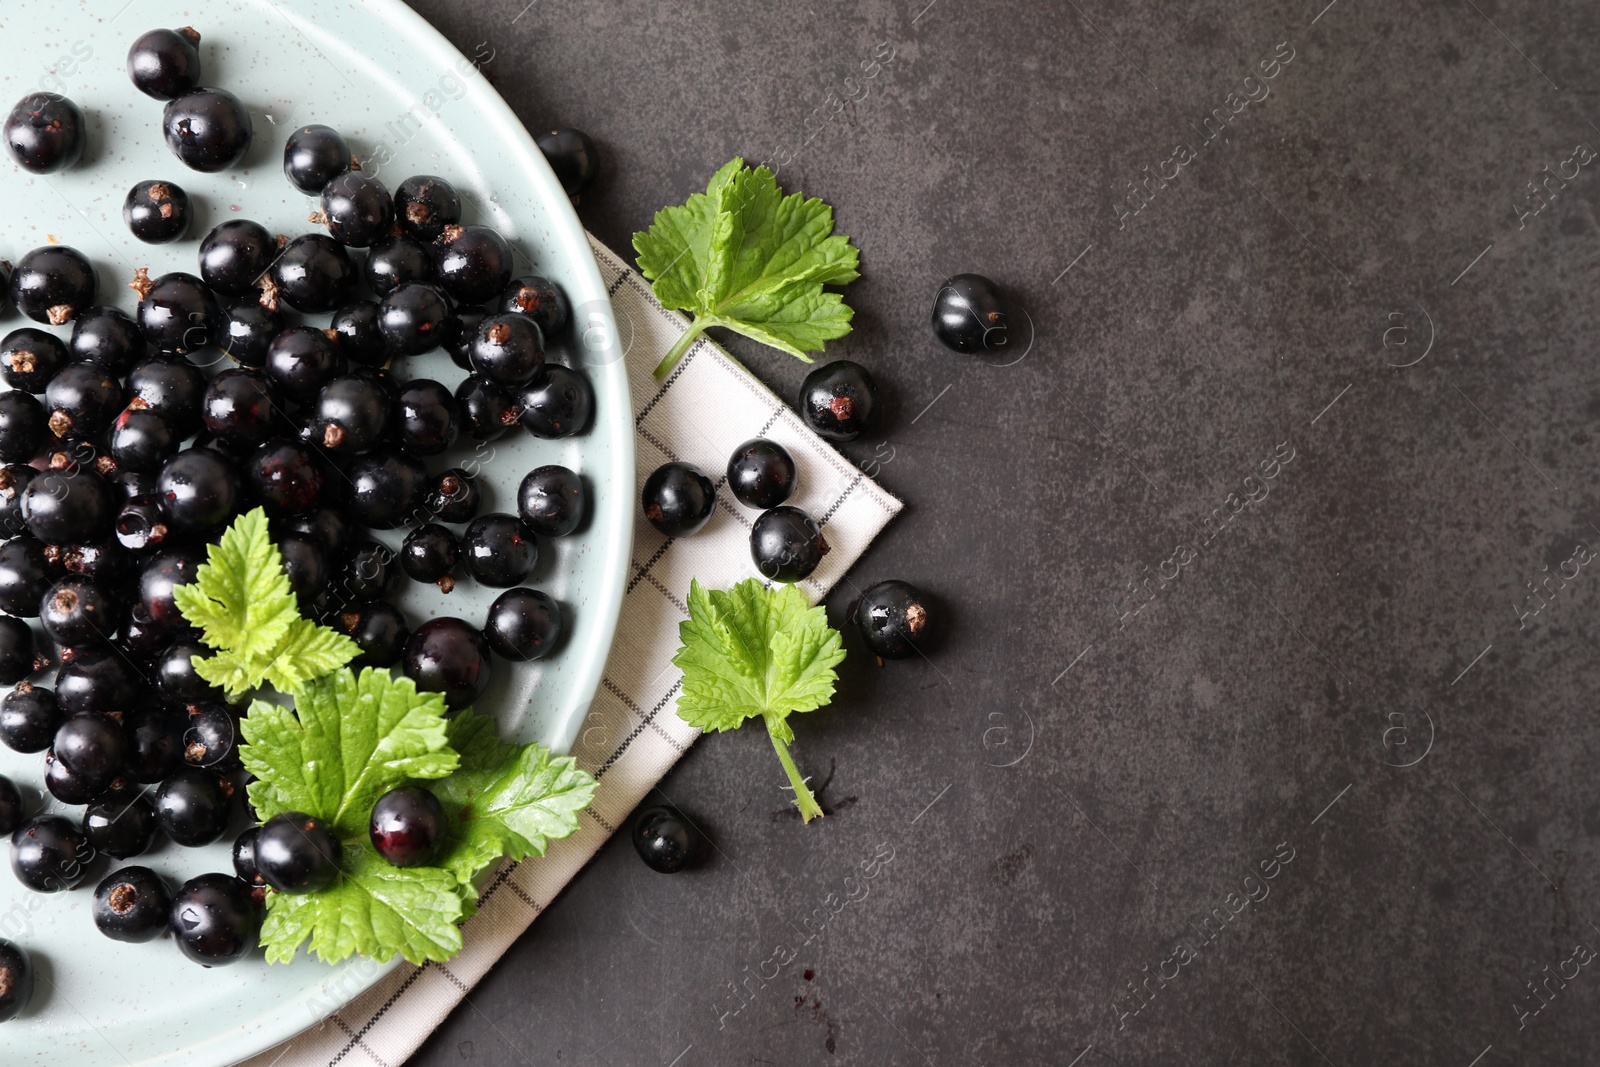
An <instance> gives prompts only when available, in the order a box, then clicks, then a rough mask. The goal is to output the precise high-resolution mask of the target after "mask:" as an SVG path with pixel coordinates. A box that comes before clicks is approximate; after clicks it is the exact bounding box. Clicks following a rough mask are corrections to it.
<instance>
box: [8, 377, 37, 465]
mask: <svg viewBox="0 0 1600 1067" xmlns="http://www.w3.org/2000/svg"><path fill="white" fill-rule="evenodd" d="M47 430H48V427H47V426H46V425H45V413H44V405H43V404H41V403H39V401H38V400H36V399H34V397H32V396H31V395H29V394H28V393H24V392H23V391H22V390H20V389H13V390H11V391H10V392H7V393H0V460H4V461H5V462H7V463H24V462H27V461H28V460H30V459H32V458H33V457H34V456H36V455H38V454H39V448H40V446H42V445H43V444H44V436H45V433H46V432H47Z"/></svg>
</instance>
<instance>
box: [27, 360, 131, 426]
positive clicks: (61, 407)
mask: <svg viewBox="0 0 1600 1067" xmlns="http://www.w3.org/2000/svg"><path fill="white" fill-rule="evenodd" d="M123 400H124V397H123V393H122V385H121V384H120V383H119V382H118V381H117V379H116V378H114V377H112V376H111V374H110V373H108V372H107V371H106V369H105V368H104V367H101V366H98V365H96V364H94V363H74V364H72V365H70V366H67V367H63V368H61V373H59V374H57V375H56V376H55V377H54V378H52V379H51V380H50V384H49V385H47V386H45V389H44V406H45V409H46V410H47V411H49V413H50V414H49V416H48V417H47V419H46V420H45V425H47V426H48V427H49V428H50V432H51V433H53V434H55V435H56V436H57V437H61V438H70V437H74V436H76V437H90V436H96V435H98V434H99V433H100V432H101V431H102V430H104V429H105V428H106V427H108V426H110V425H111V420H113V419H115V418H116V417H117V412H119V411H121V410H122V404H123Z"/></svg>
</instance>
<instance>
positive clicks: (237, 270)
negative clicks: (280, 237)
mask: <svg viewBox="0 0 1600 1067" xmlns="http://www.w3.org/2000/svg"><path fill="white" fill-rule="evenodd" d="M277 255H278V241H277V238H275V237H273V236H272V234H271V233H269V232H268V231H267V228H266V227H265V226H263V225H261V224H260V223H259V222H251V221H250V220H249V219H229V220H228V221H226V222H223V223H221V224H219V225H217V226H215V227H213V228H212V230H211V232H210V233H208V234H206V236H205V239H204V240H202V241H201V242H200V277H202V278H204V279H205V283H206V284H207V285H209V286H210V287H211V288H212V289H213V290H215V291H216V292H218V293H221V294H222V295H224V296H251V295H253V294H254V293H255V292H256V290H257V287H258V283H259V282H260V281H261V276H262V275H263V274H265V273H266V272H267V268H268V267H270V266H272V261H273V260H274V259H275V258H277Z"/></svg>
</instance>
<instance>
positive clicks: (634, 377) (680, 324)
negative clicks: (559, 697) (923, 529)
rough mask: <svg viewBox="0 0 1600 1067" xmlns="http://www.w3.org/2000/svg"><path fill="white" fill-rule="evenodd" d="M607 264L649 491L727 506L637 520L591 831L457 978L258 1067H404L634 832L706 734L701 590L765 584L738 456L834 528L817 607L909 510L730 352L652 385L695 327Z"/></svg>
mask: <svg viewBox="0 0 1600 1067" xmlns="http://www.w3.org/2000/svg"><path fill="white" fill-rule="evenodd" d="M589 242H590V244H591V245H593V246H594V254H595V258H596V260H598V262H599V264H600V274H601V277H602V278H604V279H605V282H606V288H607V291H608V292H610V294H611V300H612V305H613V307H614V308H615V310H616V317H617V328H618V330H619V332H620V337H619V340H620V342H621V347H622V349H623V351H624V352H625V356H624V358H625V360H626V362H627V369H628V383H629V386H630V388H631V390H632V395H633V402H634V405H635V406H636V408H637V418H636V419H635V427H636V432H637V433H638V442H637V447H638V469H637V471H635V484H634V486H633V493H634V498H635V499H638V493H639V490H640V488H641V487H642V485H643V484H644V479H645V477H646V476H647V475H648V474H649V473H650V472H651V471H653V470H655V468H657V467H659V466H660V465H661V464H663V463H666V462H668V461H670V460H681V461H683V462H685V463H692V464H693V465H694V466H696V467H698V468H699V469H701V470H703V471H705V472H706V473H707V474H710V475H712V476H713V477H716V478H717V489H718V493H717V508H716V511H715V512H714V513H713V515H712V519H711V522H710V523H709V524H707V526H706V527H705V529H704V530H702V531H701V532H700V533H698V534H696V535H695V536H693V537H690V538H685V539H682V540H675V539H672V538H668V537H663V536H662V535H661V534H660V533H658V532H657V531H656V530H655V528H654V527H652V526H651V525H650V524H649V523H647V522H645V521H644V519H643V517H642V516H638V518H637V527H636V530H635V533H634V545H633V564H632V570H633V573H632V576H631V577H630V579H629V582H628V588H627V593H626V596H625V599H624V601H623V605H622V621H621V623H620V624H619V625H618V627H617V636H616V641H615V643H614V644H613V645H612V648H611V658H610V659H609V660H608V661H607V663H606V670H605V675H604V677H603V678H602V679H601V682H600V690H599V692H598V693H596V694H595V700H594V703H593V705H592V706H591V707H590V710H589V715H588V717H587V718H586V719H585V720H584V725H583V729H582V731H581V732H580V734H579V735H578V742H577V745H576V747H575V749H574V751H573V755H575V756H576V757H577V758H578V762H579V763H580V764H581V765H582V766H583V767H584V768H585V769H587V770H588V771H590V772H591V773H592V774H594V776H595V777H596V778H598V779H599V781H600V788H599V790H598V792H597V793H596V794H595V798H594V803H592V804H591V805H590V806H589V807H588V808H587V809H585V810H584V811H583V812H582V814H581V816H580V820H579V822H580V826H579V830H578V832H577V833H576V834H574V835H573V836H572V837H569V838H567V839H566V840H564V841H557V842H555V843H554V844H553V845H551V847H550V851H549V852H548V853H547V854H546V855H545V856H544V857H543V858H541V859H533V860H528V861H526V862H523V863H507V864H505V865H503V866H502V867H501V868H500V869H499V870H498V871H497V872H495V874H494V877H493V878H492V879H491V880H490V882H489V883H488V885H487V887H486V888H485V889H484V891H483V896H482V897H481V898H480V899H479V901H478V914H477V915H476V916H474V917H473V918H472V919H470V920H469V921H468V922H467V925H466V946H465V948H463V949H462V951H461V953H460V954H459V955H458V956H456V958H455V959H453V960H451V961H450V962H449V963H447V964H437V963H430V964H425V965H423V966H421V967H413V966H410V965H405V966H402V967H400V968H398V969H397V970H395V971H394V972H393V973H391V974H389V975H388V976H387V977H385V978H384V979H383V980H382V981H380V982H379V983H378V984H377V985H375V986H374V987H373V988H372V989H370V990H368V991H367V992H366V993H364V994H362V995H361V996H359V997H357V998H356V999H355V1000H354V1001H352V1002H351V1003H350V1004H348V1005H347V1006H345V1007H344V1008H342V1009H340V1010H339V1011H337V1012H335V1013H334V1014H332V1015H331V1016H329V1017H328V1018H327V1019H324V1020H322V1021H321V1022H320V1023H316V1022H315V1021H314V1020H311V1019H307V1020H306V1022H307V1025H308V1026H311V1027H312V1028H311V1029H310V1030H307V1031H306V1032H305V1033H303V1034H301V1035H300V1036H299V1037H296V1038H294V1039H292V1040H290V1041H287V1042H285V1043H284V1044H282V1045H279V1046H278V1047H276V1048H273V1049H269V1050H268V1051H267V1052H264V1053H262V1054H261V1055H260V1056H257V1057H255V1058H254V1059H251V1060H249V1061H247V1067H331V1065H333V1064H339V1065H341V1067H366V1065H368V1064H373V1065H378V1067H395V1065H397V1064H401V1063H404V1062H405V1061H406V1059H408V1058H409V1057H410V1056H411V1054H412V1053H413V1052H415V1051H416V1050H417V1047H418V1046H419V1045H421V1044H422V1042H423V1041H424V1040H425V1039H426V1038H427V1036H428V1035H429V1034H430V1033H432V1032H433V1029H434V1027H436V1026H438V1025H439V1024H440V1023H441V1022H443V1021H444V1018H445V1016H447V1015H448V1014H450V1012H451V1010H453V1009H454V1008H455V1006H456V1005H457V1004H459V1003H460V1002H461V1000H462V999H463V998H464V997H465V996H466V995H467V993H468V991H469V990H471V989H472V987H473V986H474V985H476V984H477V982H478V980H479V979H480V978H482V977H483V976H484V974H485V973H487V972H488V970H489V968H491V967H493V966H494V964H495V961H497V960H498V959H499V958H500V956H501V954H502V953H504V952H505V951H506V949H508V948H509V947H510V946H511V944H512V942H514V941H515V940H516V939H517V938H518V937H520V936H521V935H522V932H523V931H524V930H526V929H527V928H528V926H529V925H530V924H531V923H532V922H533V920H534V919H535V918H537V917H538V915H539V913H540V912H541V911H543V910H544V908H545V907H546V906H548V905H549V903H550V902H551V901H552V900H554V899H555V897H556V894H558V893H560V892H561V890H562V888H563V887H564V886H566V884H567V882H569V881H571V879H572V877H573V876H574V875H576V874H577V873H578V869H579V868H581V867H582V866H583V865H584V864H585V863H587V862H588V861H589V857H590V856H593V855H594V854H595V852H596V851H598V850H599V848H600V846H601V845H603V844H605V842H606V839H607V838H609V837H610V836H611V835H612V833H614V832H615V831H616V830H617V829H618V827H620V826H621V825H622V824H623V822H624V821H625V820H626V819H627V817H628V815H629V813H630V812H632V811H633V809H634V808H636V807H637V806H638V805H639V802H640V801H641V800H642V799H644V796H645V794H646V793H648V792H649V791H650V790H651V789H652V788H653V787H654V786H655V784H656V783H657V782H659V781H660V780H661V779H662V777H663V776H665V775H666V773H667V771H668V770H670V769H671V768H672V765H673V764H674V763H676V762H677V761H678V757H679V756H682V755H683V754H684V752H686V751H688V748H689V746H690V745H691V744H693V743H694V739H695V738H696V737H698V736H699V731H698V730H695V729H693V728H692V727H690V726H688V725H686V724H685V723H684V722H683V720H681V719H679V718H678V716H677V715H676V714H675V711H674V708H675V705H676V699H675V698H676V697H677V693H678V683H679V672H678V670H677V668H676V667H673V666H672V662H671V660H672V656H673V654H674V653H676V652H677V650H678V623H679V622H680V621H681V620H682V619H684V618H686V617H687V616H688V613H689V611H688V608H687V606H686V605H685V603H684V598H685V596H686V595H687V594H688V590H689V579H690V578H691V577H695V578H699V579H700V581H701V582H702V583H704V584H706V585H709V586H712V587H725V586H728V585H732V584H733V583H734V582H737V581H740V580H741V579H744V578H749V577H755V576H757V575H756V574H755V571H754V567H753V565H752V564H751V562H750V541H749V535H750V525H751V521H752V517H753V515H754V513H753V512H751V511H749V510H748V509H746V508H744V507H742V506H741V505H740V504H738V503H737V502H736V501H734V500H733V499H732V498H731V496H730V495H729V494H728V493H726V492H724V491H723V487H724V482H725V481H726V479H725V478H724V477H722V472H723V471H724V470H725V469H726V467H727V462H728V456H729V455H731V454H732V452H733V450H734V448H735V446H737V445H738V444H739V443H740V442H742V441H746V440H748V439H749V438H752V437H766V438H770V439H771V440H774V441H777V442H778V443H779V444H781V445H783V446H784V447H785V448H787V449H788V450H789V452H790V454H791V455H793V456H794V460H795V464H796V466H797V467H798V468H799V478H798V484H797V487H796V492H795V496H794V497H792V498H791V499H790V500H789V503H791V504H794V505H795V506H796V507H799V508H801V509H803V510H804V511H806V512H807V513H808V514H810V515H812V516H814V517H815V518H816V519H817V521H818V522H820V523H821V524H822V525H823V528H824V533H825V535H826V537H827V540H828V545H829V551H828V553H827V555H825V556H824V557H823V558H822V564H821V566H819V567H818V568H817V571H816V573H814V574H813V575H812V576H811V577H810V578H808V579H806V580H805V581H804V582H802V583H801V588H802V589H803V590H804V591H805V593H806V595H807V596H808V597H809V598H810V599H811V601H812V602H813V603H815V602H817V601H820V600H821V599H822V598H823V597H824V596H826V595H827V593H828V590H829V589H831V588H833V586H834V583H836V582H838V581H839V579H840V578H842V577H844V575H845V572H846V571H848V570H849V569H850V566H851V565H852V564H853V563H854V562H855V561H856V560H857V559H858V558H860V556H861V553H862V552H863V551H865V550H866V547H867V545H868V544H870V543H871V542H872V539H873V538H874V537H876V536H877V534H878V531H879V530H881V529H883V527H884V525H885V524H887V523H888V521H889V520H890V519H892V518H893V517H894V516H895V513H896V512H898V511H899V510H900V501H898V500H896V499H895V498H894V497H892V496H890V495H889V494H888V493H886V492H884V491H883V490H882V489H881V488H879V487H878V485H877V483H876V482H874V481H873V480H872V479H871V478H868V477H866V476H865V474H864V473H863V472H862V471H861V470H860V469H858V468H856V467H855V466H853V465H851V464H850V462H849V461H847V460H846V459H845V458H844V457H842V456H840V455H839V453H837V452H836V451H834V450H833V448H832V447H831V446H829V445H828V444H827V443H826V442H824V441H823V440H822V439H821V438H819V437H818V436H817V435H816V434H814V433H812V432H811V430H810V429H808V428H807V427H806V425H805V424H804V423H803V422H802V421H801V420H800V417H799V416H798V415H796V414H795V413H794V411H793V410H792V409H791V408H790V407H789V406H788V405H787V404H785V403H784V402H783V401H782V400H781V399H779V398H778V397H777V396H774V395H773V394H772V392H771V391H770V390H768V389H767V387H766V386H764V385H762V384H761V383H760V382H759V381H757V380H756V378H755V376H754V375H752V374H751V373H750V372H749V371H747V370H745V369H744V368H743V367H742V366H740V365H739V364H738V363H737V362H736V361H735V360H734V359H733V358H732V357H731V356H729V355H728V353H727V352H725V351H723V350H722V349H721V348H720V347H718V346H717V345H715V344H713V343H712V342H710V341H708V340H706V339H705V338H703V337H702V338H701V339H700V340H699V341H698V342H696V343H695V345H694V347H692V348H690V349H689V352H688V355H686V356H685V357H684V358H683V360H682V361H680V362H679V364H678V366H677V368H676V369H674V370H673V372H672V374H671V375H670V376H669V377H668V378H667V380H666V381H664V382H657V381H655V380H654V378H652V377H651V371H652V370H653V369H654V367H655V365H656V364H657V363H658V362H660V360H661V357H662V356H664V355H665V354H666V352H667V350H668V349H669V348H671V347H672V344H673V342H674V341H676V340H677V339H678V338H679V337H681V336H682V335H683V332H684V330H685V329H686V328H687V325H688V321H687V320H686V319H685V318H684V317H683V316H682V315H680V314H679V313H677V312H675V311H668V310H666V309H665V308H663V307H662V306H661V305H660V304H659V303H658V302H657V301H656V299H655V295H654V294H653V293H652V292H651V291H650V285H649V283H648V282H646V281H645V280H644V279H643V278H642V277H640V276H639V274H637V273H636V272H635V271H634V270H633V269H632V268H631V267H629V266H628V265H627V264H626V263H624V262H623V261H622V260H621V259H619V258H618V257H617V256H616V255H614V254H613V253H612V252H611V251H610V249H608V248H606V247H605V246H603V245H601V244H600V243H599V242H598V241H596V240H595V239H594V238H593V237H591V238H590V239H589Z"/></svg>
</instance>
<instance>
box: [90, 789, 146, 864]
mask: <svg viewBox="0 0 1600 1067" xmlns="http://www.w3.org/2000/svg"><path fill="white" fill-rule="evenodd" d="M83 836H85V837H87V838H88V839H89V844H90V845H92V846H93V847H94V849H95V851H97V852H103V853H105V854H106V855H107V856H110V857H111V858H112V859H119V860H126V859H132V858H133V857H134V856H140V855H143V854H144V853H146V852H148V851H150V846H151V845H153V844H154V843H155V839H156V809H155V807H154V805H152V804H151V803H150V801H149V800H147V799H146V798H145V797H144V796H143V795H141V794H138V793H135V794H133V795H131V796H118V797H112V798H108V799H106V800H97V801H95V802H94V803H92V804H90V805H89V806H88V807H87V808H85V809H84V812H83Z"/></svg>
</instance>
